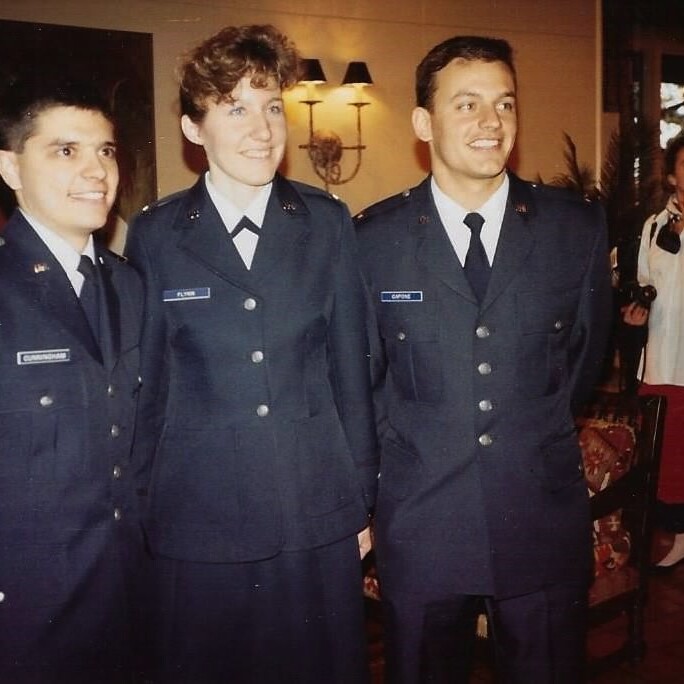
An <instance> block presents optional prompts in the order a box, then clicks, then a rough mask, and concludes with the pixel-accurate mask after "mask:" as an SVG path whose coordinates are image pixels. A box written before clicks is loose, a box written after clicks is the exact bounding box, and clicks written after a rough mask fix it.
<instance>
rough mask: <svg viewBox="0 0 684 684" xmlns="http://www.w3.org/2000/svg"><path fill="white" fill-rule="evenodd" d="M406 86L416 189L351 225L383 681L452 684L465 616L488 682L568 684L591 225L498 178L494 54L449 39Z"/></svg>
mask: <svg viewBox="0 0 684 684" xmlns="http://www.w3.org/2000/svg"><path fill="white" fill-rule="evenodd" d="M416 76H417V78H416V80H417V84H416V92H417V108H416V109H415V110H414V112H413V126H414V130H415V132H416V134H417V136H418V138H420V140H422V141H424V142H426V143H427V145H428V147H429V151H430V157H431V165H432V175H431V176H430V177H428V178H427V179H426V180H425V181H424V182H423V183H422V184H421V185H419V186H418V187H416V188H413V189H412V190H409V191H406V192H404V193H402V194H401V195H399V196H397V197H395V198H391V199H389V200H386V201H384V202H381V203H380V204H379V205H376V206H374V207H371V208H370V209H369V210H367V211H366V212H364V214H363V215H361V216H359V218H358V229H359V230H358V237H359V247H360V254H361V257H362V261H363V266H364V269H365V272H366V275H367V282H368V284H369V286H370V290H371V296H372V299H373V302H374V308H375V312H376V319H377V329H378V344H377V347H378V348H377V353H375V355H374V359H373V372H374V378H375V387H376V398H377V406H378V412H379V415H378V422H379V426H380V432H381V437H382V457H381V476H380V487H379V492H378V502H377V508H376V518H375V520H376V528H375V529H376V543H377V555H378V559H379V561H378V562H379V572H380V581H381V587H382V593H383V597H384V600H385V605H386V608H387V622H386V628H387V643H388V649H387V650H388V655H387V661H388V670H389V680H390V681H391V682H402V683H409V682H418V681H430V682H456V681H467V670H468V663H467V661H468V645H469V644H470V643H471V641H470V635H471V634H472V630H473V626H472V625H473V613H474V611H476V610H477V607H478V603H479V601H480V600H481V599H482V598H483V597H484V601H485V603H486V606H487V609H488V614H489V617H490V625H491V627H492V631H493V637H494V641H495V646H496V649H497V655H498V660H499V666H500V669H501V674H502V679H503V680H504V681H512V682H520V683H524V684H531V683H532V682H534V684H543V683H544V682H568V683H570V682H573V683H575V684H576V682H579V681H581V679H582V659H583V647H584V637H585V607H586V590H587V583H588V580H589V578H590V576H591V549H590V541H591V536H590V515H589V508H588V499H587V490H586V485H585V483H584V481H583V477H582V466H581V459H580V450H579V446H578V443H577V438H576V434H575V429H574V426H573V413H572V409H573V407H575V406H577V405H578V403H579V402H580V401H581V399H582V397H584V396H585V394H586V392H587V390H589V389H590V388H591V386H592V383H593V381H594V378H595V377H596V373H597V372H598V370H599V368H600V365H601V361H602V359H603V349H604V341H605V339H606V334H607V326H608V319H609V310H610V305H609V296H610V295H609V292H610V288H609V273H608V257H607V247H606V230H605V225H604V220H603V216H602V212H601V210H600V208H599V207H598V206H596V205H592V204H591V203H587V202H585V201H584V200H583V199H582V198H579V197H575V196H573V195H571V194H570V193H568V192H567V191H564V190H558V189H554V188H545V187H540V186H537V185H535V184H531V183H526V182H523V181H521V180H520V179H518V178H517V177H516V176H514V175H513V174H512V173H510V172H507V171H506V164H507V160H508V157H509V154H510V152H511V149H512V147H513V144H514V140H515V136H516V128H517V113H516V81H515V72H514V68H513V63H512V57H511V49H510V46H509V45H508V44H507V43H506V42H505V41H501V40H495V39H488V38H478V37H455V38H452V39H450V40H447V41H445V42H444V43H442V44H440V45H438V46H436V47H435V48H434V49H433V50H431V51H430V52H429V54H428V55H427V56H426V57H425V59H424V60H423V61H422V62H421V64H420V65H419V67H418V69H417V73H416Z"/></svg>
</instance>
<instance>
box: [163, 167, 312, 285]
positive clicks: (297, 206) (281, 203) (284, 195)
mask: <svg viewBox="0 0 684 684" xmlns="http://www.w3.org/2000/svg"><path fill="white" fill-rule="evenodd" d="M308 215H309V211H308V209H307V208H306V205H305V204H304V202H303V200H302V199H301V197H300V196H299V194H298V193H297V191H296V190H295V189H294V187H293V186H292V185H291V184H290V183H288V182H287V180H285V179H284V178H282V176H280V175H276V177H275V179H274V183H273V190H272V192H271V197H270V198H269V201H268V206H267V209H266V215H265V217H264V225H263V230H262V231H261V233H260V236H259V242H258V243H257V248H256V252H255V254H254V260H253V262H252V268H251V270H247V269H246V268H245V265H244V263H243V261H242V259H241V258H240V255H239V254H238V252H237V249H236V248H235V246H234V245H233V244H232V241H231V239H230V237H229V236H228V233H227V231H226V227H225V225H224V224H223V221H222V220H221V217H220V216H219V213H218V211H217V210H216V207H215V206H214V204H213V202H212V201H211V199H210V198H209V194H208V193H207V191H206V187H205V185H204V179H203V178H200V180H199V181H198V182H197V183H196V184H195V186H194V187H193V188H192V189H191V190H190V192H189V193H188V197H187V200H186V203H185V205H184V207H183V208H182V209H181V212H180V214H179V216H178V218H177V219H176V222H177V223H176V225H177V227H178V229H179V230H180V232H181V236H180V239H179V241H178V247H179V248H180V249H182V250H184V251H185V252H187V253H188V254H189V255H190V256H191V257H192V258H193V259H195V260H196V261H199V262H201V263H203V264H204V265H205V266H206V267H207V268H209V269H210V270H211V271H213V272H214V273H216V274H217V275H219V276H220V277H222V278H224V279H225V280H228V281H230V282H232V283H234V284H236V285H237V286H238V287H241V288H243V289H247V290H249V289H250V288H251V287H252V286H253V285H254V284H255V283H257V282H258V281H259V280H261V279H262V278H264V277H266V276H267V275H269V274H271V273H273V271H274V268H275V265H276V264H277V263H278V262H279V261H280V260H281V259H284V258H285V257H286V256H287V255H288V253H289V252H290V251H291V249H292V248H293V246H294V245H295V244H297V242H299V240H300V239H303V238H304V237H305V235H306V233H307V232H308V221H307V220H306V219H307V216H308Z"/></svg>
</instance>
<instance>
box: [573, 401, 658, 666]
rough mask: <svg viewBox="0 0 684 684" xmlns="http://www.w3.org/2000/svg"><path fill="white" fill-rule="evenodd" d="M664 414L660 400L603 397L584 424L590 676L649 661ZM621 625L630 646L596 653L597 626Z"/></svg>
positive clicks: (619, 643)
mask: <svg viewBox="0 0 684 684" xmlns="http://www.w3.org/2000/svg"><path fill="white" fill-rule="evenodd" d="M665 408H666V401H665V398H664V397H661V396H655V395H649V396H643V397H635V396H625V395H623V394H611V393H600V394H599V395H598V396H597V397H596V399H595V401H593V402H592V404H591V406H590V408H589V409H588V411H587V412H586V413H585V415H584V416H582V417H581V418H580V419H579V421H578V427H579V430H580V432H579V436H580V445H581V447H582V455H583V459H584V465H585V475H586V479H587V484H588V487H589V490H590V493H591V494H592V500H591V510H592V518H593V520H594V557H595V561H596V563H595V568H596V569H595V579H594V583H593V585H592V587H591V590H590V595H589V606H590V608H589V622H590V632H589V644H590V660H589V667H590V673H591V674H595V673H597V672H600V671H602V670H604V669H605V668H606V667H609V666H611V665H614V664H616V663H618V662H621V661H624V660H629V661H631V662H638V661H639V660H640V659H641V658H642V657H643V655H644V650H645V642H644V634H643V611H644V603H645V601H646V592H647V586H648V574H649V566H650V562H651V559H650V552H651V543H652V531H653V513H654V508H655V497H656V490H657V483H658V466H659V462H660V449H661V445H662V434H663V421H664V417H665ZM618 619H620V620H625V622H626V633H625V637H624V641H623V640H622V638H621V637H619V638H618V641H617V642H616V643H614V644H613V647H612V648H609V649H608V650H607V651H606V650H604V651H603V652H600V653H596V652H595V651H594V649H592V648H591V647H592V645H595V644H594V643H593V641H592V636H591V634H592V630H591V627H596V626H598V625H603V624H606V623H607V622H609V621H612V620H618ZM604 645H605V644H604Z"/></svg>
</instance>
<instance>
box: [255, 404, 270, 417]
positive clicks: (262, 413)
mask: <svg viewBox="0 0 684 684" xmlns="http://www.w3.org/2000/svg"><path fill="white" fill-rule="evenodd" d="M269 411H270V409H269V408H268V406H267V405H266V404H259V406H257V410H256V414H257V416H259V418H265V417H266V416H267V415H268V413H269Z"/></svg>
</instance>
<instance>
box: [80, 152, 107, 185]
mask: <svg viewBox="0 0 684 684" xmlns="http://www.w3.org/2000/svg"><path fill="white" fill-rule="evenodd" d="M82 173H83V175H84V176H85V177H86V178H97V179H98V180H101V179H103V178H106V177H107V165H106V163H105V161H104V160H103V159H102V157H100V155H99V153H98V152H97V151H93V152H90V153H88V154H87V155H86V156H85V158H84V162H83V171H82Z"/></svg>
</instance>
